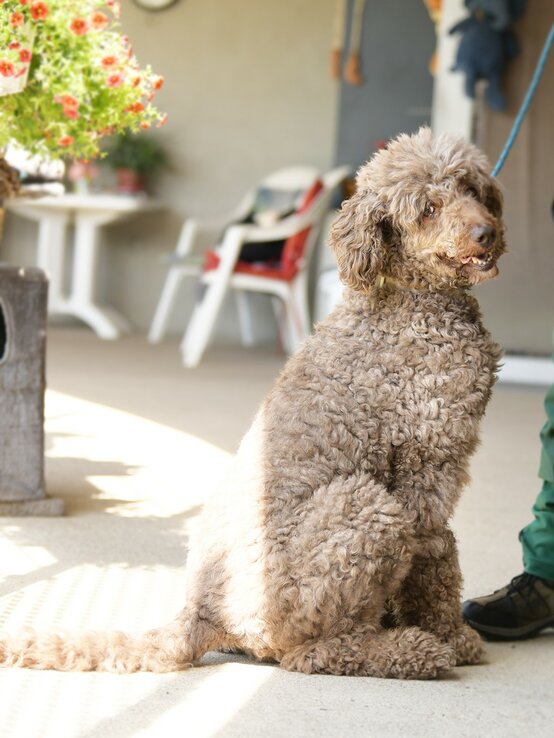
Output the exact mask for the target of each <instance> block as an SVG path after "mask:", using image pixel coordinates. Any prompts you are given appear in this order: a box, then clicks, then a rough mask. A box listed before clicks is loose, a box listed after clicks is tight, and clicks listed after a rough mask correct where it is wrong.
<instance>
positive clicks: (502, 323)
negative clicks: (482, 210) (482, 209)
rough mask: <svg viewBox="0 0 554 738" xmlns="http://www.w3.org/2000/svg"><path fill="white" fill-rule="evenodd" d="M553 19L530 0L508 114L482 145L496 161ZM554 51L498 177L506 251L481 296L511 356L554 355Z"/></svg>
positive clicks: (551, 10)
mask: <svg viewBox="0 0 554 738" xmlns="http://www.w3.org/2000/svg"><path fill="white" fill-rule="evenodd" d="M553 22H554V4H553V3H552V0H533V2H532V3H528V7H527V11H526V13H525V15H524V17H523V19H522V20H521V22H520V23H519V24H518V26H517V29H516V31H517V35H518V39H519V41H520V46H521V53H520V55H519V56H518V57H517V58H516V59H515V60H514V61H513V62H512V63H511V65H510V67H509V73H508V74H507V76H506V83H507V84H506V92H507V97H508V101H509V111H508V112H506V113H491V112H487V113H486V116H485V120H484V126H483V130H482V132H481V135H480V136H479V138H480V139H481V140H480V144H481V145H482V147H483V148H484V149H485V151H486V152H487V153H488V154H489V157H490V159H491V162H493V163H494V162H496V160H497V158H498V155H499V154H500V151H501V149H502V147H503V146H504V142H505V141H506V139H507V137H508V134H509V132H510V129H511V126H512V123H513V120H514V116H515V114H516V113H517V110H518V108H519V106H520V104H521V102H522V101H523V99H524V96H525V93H526V91H527V86H528V84H529V81H530V79H531V77H532V75H533V71H534V68H535V64H536V62H537V59H538V57H539V54H540V52H541V49H542V46H543V44H544V41H545V39H546V36H547V33H548V29H549V28H550V26H551V24H552V23H553ZM553 90H554V52H552V53H551V55H550V59H549V61H548V63H547V66H546V69H545V73H544V76H543V78H542V81H541V83H540V86H539V88H538V91H537V94H536V97H535V99H534V101H533V104H532V107H531V109H530V111H529V113H528V115H527V117H526V119H525V122H524V124H523V127H522V129H521V132H520V134H519V137H518V139H517V140H516V143H515V145H514V148H513V149H512V151H511V153H510V155H509V157H508V159H507V161H506V164H505V166H504V168H503V169H502V171H501V172H500V174H499V181H500V182H501V184H502V186H503V189H504V195H505V217H506V223H507V226H508V244H509V253H508V254H506V256H504V257H503V258H502V260H501V262H500V267H501V273H500V277H499V278H498V279H495V280H494V282H493V283H491V284H485V285H483V287H482V288H480V289H479V290H478V292H477V296H478V297H479V300H480V302H481V305H482V307H483V310H484V313H485V317H486V321H487V325H488V326H489V328H490V329H491V331H492V332H493V334H494V336H495V338H497V340H499V341H500V342H501V343H502V344H503V346H505V347H506V348H507V349H511V350H513V351H523V352H531V353H543V354H547V353H550V352H551V350H552V343H551V339H552V330H553V328H554V223H553V221H552V217H551V214H550V208H551V204H552V202H553V200H554V96H553V94H552V91H553Z"/></svg>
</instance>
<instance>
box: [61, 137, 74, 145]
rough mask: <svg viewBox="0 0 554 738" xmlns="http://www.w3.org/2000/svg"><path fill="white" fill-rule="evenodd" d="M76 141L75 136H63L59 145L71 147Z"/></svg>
mask: <svg viewBox="0 0 554 738" xmlns="http://www.w3.org/2000/svg"><path fill="white" fill-rule="evenodd" d="M73 141H75V139H74V138H73V136H62V137H61V138H59V139H58V145H59V146H71V144H72V143H73Z"/></svg>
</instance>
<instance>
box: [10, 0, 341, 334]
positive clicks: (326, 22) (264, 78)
mask: <svg viewBox="0 0 554 738" xmlns="http://www.w3.org/2000/svg"><path fill="white" fill-rule="evenodd" d="M123 6H124V7H123V11H124V12H123V25H124V30H125V32H126V33H128V35H129V36H130V38H131V41H132V43H133V46H134V48H135V51H136V53H137V56H138V58H139V60H140V61H141V63H142V64H146V63H150V64H151V65H152V66H153V68H154V69H155V70H156V71H157V72H159V73H160V74H163V75H164V77H165V78H166V85H165V88H164V89H163V90H162V92H161V93H160V95H159V97H158V98H157V99H158V101H159V106H160V107H161V108H163V109H164V110H166V111H167V112H168V113H169V122H168V124H167V126H166V127H165V128H163V129H162V130H161V131H160V132H159V136H160V138H163V140H164V142H165V143H166V145H167V148H168V149H169V151H170V155H171V160H172V164H173V171H171V172H169V173H166V174H164V175H163V176H161V177H160V178H159V180H158V181H157V183H156V191H155V192H156V197H157V198H158V199H159V200H160V201H161V202H162V203H163V206H164V212H163V213H161V214H159V215H155V216H154V215H148V216H141V217H139V218H137V219H135V220H134V221H129V222H127V223H125V224H118V225H117V226H112V227H110V228H107V229H106V230H105V238H104V240H105V245H106V248H105V249H104V254H103V258H102V264H101V275H102V280H101V299H102V300H104V301H106V302H108V303H111V304H113V305H114V306H115V307H117V308H118V309H120V310H121V311H122V312H123V313H124V314H125V315H126V316H127V317H128V318H129V319H130V320H131V321H132V322H133V324H134V325H135V326H136V327H137V328H138V329H140V330H144V329H145V328H147V327H148V324H149V322H150V320H151V317H152V314H153V311H154V307H155V304H156V300H157V298H158V295H159V292H160V289H161V285H162V280H163V276H164V266H163V264H162V262H161V259H160V255H161V253H162V252H163V251H164V250H170V249H172V248H173V247H174V245H175V242H176V239H177V235H178V231H179V228H180V225H181V224H182V221H183V219H184V218H185V217H186V216H187V215H189V214H195V215H208V214H214V215H215V214H218V213H221V212H225V211H226V210H228V209H229V208H232V207H233V206H234V205H235V204H236V202H237V201H238V199H240V197H241V196H242V195H243V193H244V192H245V191H246V190H247V189H249V188H250V186H251V185H252V184H253V183H255V182H256V181H257V180H258V179H259V178H260V177H262V176H263V175H265V174H266V173H268V172H269V171H271V170H273V169H275V168H278V167H281V166H286V165H288V164H295V163H305V164H312V165H316V166H318V167H320V168H321V169H326V168H328V167H330V166H331V165H332V164H333V157H334V149H335V125H336V120H335V118H336V109H337V104H336V95H337V89H336V86H335V84H334V83H332V81H331V80H330V79H329V76H328V72H327V69H328V55H329V45H330V37H331V29H332V22H333V15H334V9H335V0H302V2H299V1H298V0H279V2H271V1H270V0H181V1H180V2H178V3H177V4H176V5H175V6H174V7H172V8H170V9H168V10H166V11H164V12H160V13H147V12H145V11H141V10H140V9H139V8H137V7H136V6H135V5H134V4H133V3H131V2H130V1H127V2H125V1H124V2H123ZM35 233H36V230H35V227H34V226H32V225H30V224H28V223H24V222H23V221H20V220H19V219H16V218H15V217H14V216H10V217H9V218H8V223H7V227H6V232H5V238H4V241H3V245H2V254H3V257H4V258H8V259H9V260H10V261H16V262H25V263H31V262H32V250H30V248H29V244H30V243H32V242H34V238H35ZM191 294H192V289H191V290H189V295H188V298H187V296H185V297H184V299H183V300H182V304H181V305H180V306H179V312H181V316H180V318H179V317H177V319H176V320H175V321H174V324H173V328H174V329H175V330H182V328H183V326H184V324H185V320H186V314H187V311H188V309H189V307H190V296H191ZM261 308H262V313H263V312H264V305H263V304H261ZM268 315H269V311H268ZM230 326H231V321H230V320H228V322H227V325H225V322H224V323H223V330H224V329H225V328H230ZM267 330H268V333H269V334H270V333H271V330H272V327H270V321H269V320H268V323H267ZM220 332H221V329H220ZM232 332H234V331H232Z"/></svg>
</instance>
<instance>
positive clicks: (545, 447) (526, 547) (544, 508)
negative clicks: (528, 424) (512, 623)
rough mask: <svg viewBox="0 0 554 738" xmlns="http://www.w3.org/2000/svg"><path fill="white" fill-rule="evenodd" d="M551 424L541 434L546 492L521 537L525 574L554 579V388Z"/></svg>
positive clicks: (541, 473) (549, 413)
mask: <svg viewBox="0 0 554 738" xmlns="http://www.w3.org/2000/svg"><path fill="white" fill-rule="evenodd" d="M544 406H545V409H546V417H547V421H546V423H545V425H544V427H543V429H542V431H541V443H542V455H541V464H540V469H539V476H540V477H541V478H542V479H543V480H544V483H543V487H542V490H541V492H540V494H539V496H538V497H537V499H536V501H535V504H534V505H533V514H534V516H535V520H534V521H533V522H532V523H529V525H527V526H526V527H525V528H524V529H523V530H522V531H521V533H520V534H519V540H520V541H521V545H522V548H523V563H524V568H525V571H526V572H528V573H529V574H534V575H535V576H537V577H541V578H543V579H554V384H553V385H552V386H551V387H550V389H549V390H548V392H547V394H546V398H545V401H544Z"/></svg>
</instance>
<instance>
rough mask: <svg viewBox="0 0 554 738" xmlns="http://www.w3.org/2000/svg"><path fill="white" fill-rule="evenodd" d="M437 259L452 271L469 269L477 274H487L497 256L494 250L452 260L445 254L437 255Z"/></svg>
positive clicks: (494, 263)
mask: <svg viewBox="0 0 554 738" xmlns="http://www.w3.org/2000/svg"><path fill="white" fill-rule="evenodd" d="M439 258H440V259H441V261H443V262H444V263H445V264H447V265H448V266H449V267H452V268H454V269H459V268H460V267H461V268H466V267H469V269H471V270H477V271H479V272H488V271H489V270H490V269H492V268H493V267H494V266H495V265H496V259H497V254H496V253H495V251H494V250H490V251H485V252H483V253H481V254H470V255H469V256H461V257H458V258H456V259H455V258H453V257H451V256H448V255H447V254H439Z"/></svg>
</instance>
